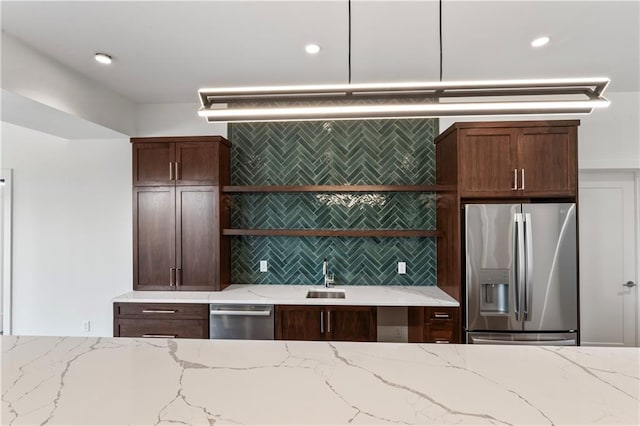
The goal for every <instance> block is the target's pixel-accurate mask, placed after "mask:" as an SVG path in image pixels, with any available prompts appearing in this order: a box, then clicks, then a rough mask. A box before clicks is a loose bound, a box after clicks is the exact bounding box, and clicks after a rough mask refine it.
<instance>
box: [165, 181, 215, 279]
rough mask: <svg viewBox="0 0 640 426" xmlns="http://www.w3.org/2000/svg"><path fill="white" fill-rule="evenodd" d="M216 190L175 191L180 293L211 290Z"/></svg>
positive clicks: (213, 262)
mask: <svg viewBox="0 0 640 426" xmlns="http://www.w3.org/2000/svg"><path fill="white" fill-rule="evenodd" d="M217 201H218V188H216V187H213V186H210V187H206V186H193V187H178V188H176V238H177V241H176V243H177V246H176V259H177V268H178V270H177V278H176V285H177V287H178V288H179V289H180V290H210V291H212V290H215V289H216V285H217V283H218V276H217V271H218V270H219V256H218V249H217V247H218V246H219V238H220V235H219V229H220V227H219V223H218V215H217V214H216V213H217V210H218V206H217Z"/></svg>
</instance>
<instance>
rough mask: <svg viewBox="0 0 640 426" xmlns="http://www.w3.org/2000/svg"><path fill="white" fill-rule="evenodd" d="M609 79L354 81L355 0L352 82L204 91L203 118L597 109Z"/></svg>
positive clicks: (318, 117)
mask: <svg viewBox="0 0 640 426" xmlns="http://www.w3.org/2000/svg"><path fill="white" fill-rule="evenodd" d="M441 7H442V6H440V13H442V12H441V11H442V8H441ZM440 79H441V80H442V19H440ZM608 84H609V79H608V78H604V77H596V78H561V79H529V80H489V81H449V82H444V81H436V82H403V83H397V82H396V83H366V84H351V1H350V0H349V84H326V85H296V86H261V87H236V88H226V87H220V88H206V89H200V90H199V91H198V95H199V98H200V103H201V105H202V106H201V108H200V109H199V111H198V115H200V116H201V117H204V118H206V119H207V121H209V122H228V123H240V122H270V121H314V120H363V119H385V118H389V119H391V118H427V117H444V116H486V115H491V116H501V115H532V114H535V115H538V114H541V115H547V114H590V113H591V112H592V111H593V110H594V109H595V108H603V107H607V106H609V101H608V100H607V99H606V98H604V97H603V96H602V95H603V93H604V90H605V89H606V87H607V85H608Z"/></svg>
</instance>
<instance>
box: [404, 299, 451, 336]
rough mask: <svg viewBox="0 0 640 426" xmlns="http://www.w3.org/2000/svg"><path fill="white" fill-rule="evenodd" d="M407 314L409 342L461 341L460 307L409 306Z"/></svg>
mask: <svg viewBox="0 0 640 426" xmlns="http://www.w3.org/2000/svg"><path fill="white" fill-rule="evenodd" d="M408 316H409V318H408V323H409V342H410V343H461V342H460V308H458V307H442V308H440V307H432V306H428V307H423V306H411V307H409V309H408Z"/></svg>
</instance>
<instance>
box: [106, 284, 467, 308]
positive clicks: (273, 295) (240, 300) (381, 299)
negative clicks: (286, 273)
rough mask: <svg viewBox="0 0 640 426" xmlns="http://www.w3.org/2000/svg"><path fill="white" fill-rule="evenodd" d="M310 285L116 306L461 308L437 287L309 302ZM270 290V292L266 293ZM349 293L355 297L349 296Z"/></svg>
mask: <svg viewBox="0 0 640 426" xmlns="http://www.w3.org/2000/svg"><path fill="white" fill-rule="evenodd" d="M319 287H320V286H309V285H259V284H255V285H253V284H233V285H231V286H229V287H228V288H227V289H225V290H222V291H219V292H194V291H190V292H170V291H129V292H127V293H124V294H121V295H119V296H117V297H114V298H112V299H111V301H112V302H113V303H204V304H211V303H216V304H273V305H310V306H311V305H316V306H317V305H338V306H340V305H344V306H379V307H402V306H417V307H459V306H460V303H459V302H457V301H456V300H455V299H453V298H452V297H451V296H449V295H448V294H446V293H445V292H444V291H443V290H442V289H440V288H438V287H435V286H342V287H340V286H339V287H336V288H342V289H345V290H346V291H347V297H346V298H345V299H321V298H318V299H307V298H306V297H304V295H305V294H306V291H307V290H309V289H312V288H314V289H317V288H319ZM264 290H267V291H264ZM349 292H351V293H355V294H353V295H352V296H349Z"/></svg>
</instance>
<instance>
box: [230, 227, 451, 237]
mask: <svg viewBox="0 0 640 426" xmlns="http://www.w3.org/2000/svg"><path fill="white" fill-rule="evenodd" d="M222 234H223V235H254V236H281V237H439V236H440V235H441V233H440V232H438V231H436V230H433V229H428V230H420V229H224V230H223V231H222Z"/></svg>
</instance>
